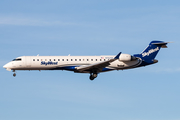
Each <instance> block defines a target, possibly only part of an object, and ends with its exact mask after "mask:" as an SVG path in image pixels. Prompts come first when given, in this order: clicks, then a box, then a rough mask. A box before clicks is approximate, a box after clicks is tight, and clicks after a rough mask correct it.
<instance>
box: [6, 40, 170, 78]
mask: <svg viewBox="0 0 180 120" xmlns="http://www.w3.org/2000/svg"><path fill="white" fill-rule="evenodd" d="M168 43H169V42H164V41H151V42H150V44H149V45H148V46H147V47H146V49H145V50H144V51H143V52H142V53H140V54H134V55H130V54H122V53H121V52H120V53H118V54H117V55H116V56H115V55H102V56H70V55H68V56H39V55H37V56H21V57H18V58H16V59H13V60H12V61H11V62H9V63H7V64H5V65H4V66H3V68H5V69H6V70H8V71H11V70H12V71H13V72H14V74H13V76H14V77H15V76H16V73H15V71H16V70H39V71H41V70H67V71H73V72H75V73H89V74H90V77H89V79H90V80H94V79H95V78H96V77H97V75H98V74H99V73H101V72H108V71H113V70H124V69H132V68H137V67H142V66H147V65H151V64H155V63H157V62H158V60H156V59H155V57H156V55H157V54H158V52H159V50H160V49H161V48H167V46H166V45H167V44H168Z"/></svg>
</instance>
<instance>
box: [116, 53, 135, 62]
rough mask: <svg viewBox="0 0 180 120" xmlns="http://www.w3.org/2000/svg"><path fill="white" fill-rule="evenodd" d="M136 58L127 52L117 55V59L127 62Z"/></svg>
mask: <svg viewBox="0 0 180 120" xmlns="http://www.w3.org/2000/svg"><path fill="white" fill-rule="evenodd" d="M135 59H136V58H135V57H134V56H131V55H129V54H121V55H120V56H119V60H120V61H124V62H127V61H133V60H135Z"/></svg>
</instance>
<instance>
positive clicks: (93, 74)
mask: <svg viewBox="0 0 180 120" xmlns="http://www.w3.org/2000/svg"><path fill="white" fill-rule="evenodd" d="M96 77H97V73H91V74H90V77H89V79H90V80H94V79H95V78H96Z"/></svg>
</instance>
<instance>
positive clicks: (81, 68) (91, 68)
mask: <svg viewBox="0 0 180 120" xmlns="http://www.w3.org/2000/svg"><path fill="white" fill-rule="evenodd" d="M120 55H121V52H120V53H119V54H118V55H116V57H114V59H110V60H108V61H103V62H99V63H95V64H91V65H84V66H79V67H76V70H77V72H85V71H90V72H93V71H96V72H100V71H102V69H103V68H105V67H107V66H109V65H110V63H112V62H114V61H115V60H117V59H119V56H120Z"/></svg>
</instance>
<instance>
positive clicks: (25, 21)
mask: <svg viewBox="0 0 180 120" xmlns="http://www.w3.org/2000/svg"><path fill="white" fill-rule="evenodd" d="M179 6H180V2H179V1H178V0H169V1H164V0H146V1H144V0H111V1H110V0H81V1H80V0H76V1H74V0H45V1H44V0H30V1H24V0H1V1H0V66H1V68H0V120H180V102H179V101H180V95H179V94H180V79H179V76H180V63H179V60H180V55H179V51H180V41H179V40H180V39H179V38H180V7H179ZM152 40H163V41H174V43H171V44H169V45H168V46H169V48H168V49H162V50H161V51H160V52H159V54H158V56H157V58H156V59H158V60H159V63H157V64H155V65H152V66H147V67H143V68H137V69H132V70H124V71H113V72H108V73H102V74H100V75H99V76H98V78H97V79H95V80H94V81H90V80H89V74H78V73H73V72H67V71H41V72H39V71H17V76H16V77H15V78H14V77H13V76H12V74H13V73H12V72H8V71H6V70H5V69H3V67H2V66H3V65H4V64H6V63H7V62H9V61H11V60H12V59H14V58H16V57H18V56H24V55H27V56H28V55H37V54H40V55H68V54H71V55H116V54H117V53H119V52H123V53H129V54H135V53H140V52H141V51H142V50H143V49H144V48H145V47H146V46H147V45H148V44H149V42H150V41H152Z"/></svg>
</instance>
